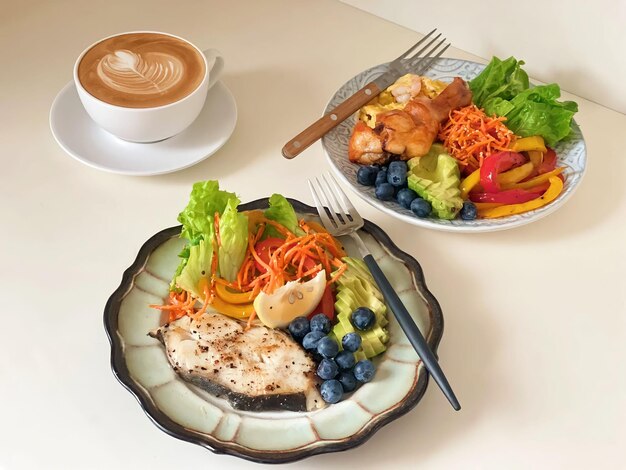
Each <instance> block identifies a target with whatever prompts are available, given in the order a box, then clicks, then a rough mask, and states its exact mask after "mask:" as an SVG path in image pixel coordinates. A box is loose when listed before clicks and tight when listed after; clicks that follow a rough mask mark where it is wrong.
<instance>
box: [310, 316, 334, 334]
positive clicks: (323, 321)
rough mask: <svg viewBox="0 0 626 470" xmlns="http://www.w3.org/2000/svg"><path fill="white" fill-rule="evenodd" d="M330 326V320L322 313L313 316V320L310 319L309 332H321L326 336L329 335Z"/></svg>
mask: <svg viewBox="0 0 626 470" xmlns="http://www.w3.org/2000/svg"><path fill="white" fill-rule="evenodd" d="M331 326H332V325H331V324H330V319H329V318H328V317H327V316H326V315H324V314H323V313H318V314H317V315H313V318H311V331H321V332H322V333H324V334H326V335H327V334H328V333H330V328H331Z"/></svg>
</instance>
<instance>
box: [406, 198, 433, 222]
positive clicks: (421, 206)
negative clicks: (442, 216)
mask: <svg viewBox="0 0 626 470" xmlns="http://www.w3.org/2000/svg"><path fill="white" fill-rule="evenodd" d="M432 210H433V208H432V206H431V205H430V202H428V201H426V200H424V199H422V198H421V197H418V198H416V199H413V202H411V211H412V212H413V213H414V214H415V215H416V216H418V217H421V218H422V219H423V218H424V217H428V216H429V215H430V213H431V211H432Z"/></svg>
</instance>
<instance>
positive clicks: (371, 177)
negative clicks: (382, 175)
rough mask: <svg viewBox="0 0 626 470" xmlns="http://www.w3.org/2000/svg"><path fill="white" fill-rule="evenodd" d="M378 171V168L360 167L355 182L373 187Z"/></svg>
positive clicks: (371, 166)
mask: <svg viewBox="0 0 626 470" xmlns="http://www.w3.org/2000/svg"><path fill="white" fill-rule="evenodd" d="M378 171H379V168H378V167H377V166H373V165H369V166H362V167H360V168H359V170H358V171H357V172H356V180H357V181H358V182H359V184H362V185H363V186H374V183H375V182H376V177H377V176H378Z"/></svg>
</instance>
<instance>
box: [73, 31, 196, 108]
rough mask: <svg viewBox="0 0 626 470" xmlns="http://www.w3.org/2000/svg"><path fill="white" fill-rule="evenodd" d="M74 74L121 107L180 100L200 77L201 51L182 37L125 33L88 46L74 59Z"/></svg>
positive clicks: (96, 94)
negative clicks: (79, 57)
mask: <svg viewBox="0 0 626 470" xmlns="http://www.w3.org/2000/svg"><path fill="white" fill-rule="evenodd" d="M77 72H78V80H79V81H80V84H81V85H82V86H83V88H84V89H85V90H86V91H87V92H88V93H89V94H91V95H92V96H94V97H95V98H97V99H99V100H101V101H104V102H106V103H109V104H112V105H115V106H121V107H125V108H154V107H158V106H164V105H167V104H170V103H174V102H176V101H179V100H181V99H182V98H184V97H186V96H188V95H189V94H191V93H192V92H193V91H194V90H196V89H197V88H198V87H199V86H200V84H201V83H202V81H203V79H204V76H205V74H206V66H205V60H204V57H203V56H202V54H201V53H200V52H199V51H198V50H197V49H196V48H195V47H194V46H192V45H191V44H189V43H188V42H186V41H183V40H182V39H178V38H176V37H173V36H168V35H166V34H160V33H149V32H146V33H143V32H141V33H127V34H122V35H119V36H114V37H111V38H108V39H105V40H103V41H101V42H99V43H97V44H96V45H95V46H93V47H91V48H90V49H89V50H88V51H87V52H86V53H85V54H84V56H83V57H82V59H81V60H80V63H79V64H78V70H77Z"/></svg>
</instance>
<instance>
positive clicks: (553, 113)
mask: <svg viewBox="0 0 626 470" xmlns="http://www.w3.org/2000/svg"><path fill="white" fill-rule="evenodd" d="M560 96H561V90H560V89H559V86H558V85H557V84H556V83H552V84H550V85H542V86H536V87H534V88H530V89H528V90H525V91H523V92H521V93H519V94H518V95H517V96H516V97H515V98H513V99H512V100H511V105H512V106H513V109H512V110H511V111H509V112H508V113H507V114H506V118H507V121H506V125H507V126H508V127H509V129H511V130H512V131H513V132H515V133H516V134H517V135H520V136H522V137H528V136H531V135H540V136H542V137H543V139H544V140H545V141H546V144H548V145H549V146H551V147H552V146H554V144H556V143H557V142H558V141H559V140H562V139H564V138H565V137H567V135H568V134H569V133H570V130H571V122H572V118H573V116H574V114H575V113H576V112H577V111H578V105H577V104H576V103H575V102H573V101H557V98H559V97H560Z"/></svg>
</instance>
